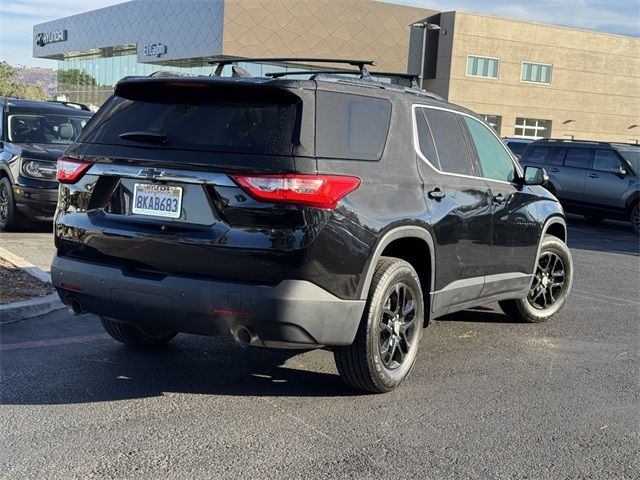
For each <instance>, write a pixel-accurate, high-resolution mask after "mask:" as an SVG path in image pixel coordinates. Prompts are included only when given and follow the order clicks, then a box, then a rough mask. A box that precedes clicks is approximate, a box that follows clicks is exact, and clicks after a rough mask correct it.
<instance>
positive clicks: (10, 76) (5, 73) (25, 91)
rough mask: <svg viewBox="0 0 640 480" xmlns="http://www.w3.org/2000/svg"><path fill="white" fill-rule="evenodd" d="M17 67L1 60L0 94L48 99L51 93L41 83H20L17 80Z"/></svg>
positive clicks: (32, 98)
mask: <svg viewBox="0 0 640 480" xmlns="http://www.w3.org/2000/svg"><path fill="white" fill-rule="evenodd" d="M15 77H16V69H15V68H13V67H12V66H11V65H9V64H8V63H7V62H5V61H0V96H5V97H18V98H28V99H31V100H46V99H47V98H48V97H49V95H48V94H47V92H46V91H45V90H44V88H42V87H41V86H40V85H35V84H27V83H20V82H17V81H16V80H15Z"/></svg>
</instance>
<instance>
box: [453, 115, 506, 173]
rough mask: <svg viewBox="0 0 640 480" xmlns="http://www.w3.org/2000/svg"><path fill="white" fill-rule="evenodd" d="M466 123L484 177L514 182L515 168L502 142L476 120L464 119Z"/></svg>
mask: <svg viewBox="0 0 640 480" xmlns="http://www.w3.org/2000/svg"><path fill="white" fill-rule="evenodd" d="M464 122H465V123H466V124H467V127H469V132H470V133H471V138H472V139H473V143H474V145H475V147H476V151H477V152H478V159H479V160H480V166H481V167H482V173H483V175H484V177H485V178H490V179H492V180H501V181H503V182H511V181H513V179H514V176H515V167H514V166H513V160H512V159H511V155H509V153H508V152H507V150H506V148H504V146H503V145H502V142H500V140H498V139H497V138H496V136H495V135H494V134H493V133H492V132H491V130H489V129H488V128H487V127H486V126H485V125H483V124H482V123H481V122H479V121H478V120H476V119H475V118H471V117H464Z"/></svg>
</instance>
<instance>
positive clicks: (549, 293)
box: [527, 251, 565, 310]
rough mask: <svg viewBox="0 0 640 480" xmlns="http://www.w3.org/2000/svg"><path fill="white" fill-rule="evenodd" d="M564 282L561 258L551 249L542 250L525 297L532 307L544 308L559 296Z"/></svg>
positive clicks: (549, 305)
mask: <svg viewBox="0 0 640 480" xmlns="http://www.w3.org/2000/svg"><path fill="white" fill-rule="evenodd" d="M564 284H565V272H564V263H563V262H562V259H561V258H560V256H559V255H558V254H556V253H554V252H552V251H548V252H544V253H543V254H542V255H540V258H539V259H538V265H537V267H536V273H535V275H534V277H533V284H532V285H531V290H530V291H529V295H528V296H527V299H528V300H529V303H530V304H531V306H532V307H533V308H536V309H538V310H545V309H547V308H549V307H551V306H552V305H553V304H554V303H555V302H556V301H557V300H558V299H559V298H561V295H562V290H563V289H564Z"/></svg>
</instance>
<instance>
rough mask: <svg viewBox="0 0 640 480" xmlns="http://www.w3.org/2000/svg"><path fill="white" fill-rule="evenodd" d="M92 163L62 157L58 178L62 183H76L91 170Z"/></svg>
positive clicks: (59, 163)
mask: <svg viewBox="0 0 640 480" xmlns="http://www.w3.org/2000/svg"><path fill="white" fill-rule="evenodd" d="M91 165H92V164H91V163H89V162H85V161H84V160H76V159H75V158H69V157H60V158H59V159H58V170H57V174H56V178H57V179H58V181H59V182H60V183H75V182H77V181H78V180H80V178H81V177H82V176H83V175H84V174H85V173H86V171H87V170H89V167H91Z"/></svg>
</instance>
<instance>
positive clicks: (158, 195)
mask: <svg viewBox="0 0 640 480" xmlns="http://www.w3.org/2000/svg"><path fill="white" fill-rule="evenodd" d="M181 209H182V187H172V186H169V185H155V184H149V183H136V184H135V185H134V187H133V209H132V212H133V213H136V214H140V215H153V216H154V217H164V218H180V213H181Z"/></svg>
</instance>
